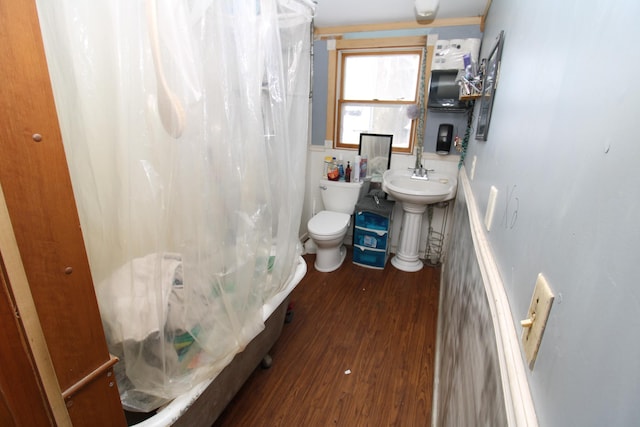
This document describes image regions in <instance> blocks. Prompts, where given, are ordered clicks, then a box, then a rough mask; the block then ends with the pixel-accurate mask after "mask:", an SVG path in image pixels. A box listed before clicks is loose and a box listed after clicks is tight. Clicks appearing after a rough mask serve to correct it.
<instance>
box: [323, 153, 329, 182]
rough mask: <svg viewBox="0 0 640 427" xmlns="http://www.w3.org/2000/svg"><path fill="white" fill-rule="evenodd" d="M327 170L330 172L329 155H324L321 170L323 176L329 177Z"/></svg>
mask: <svg viewBox="0 0 640 427" xmlns="http://www.w3.org/2000/svg"><path fill="white" fill-rule="evenodd" d="M329 172H331V156H326V157H325V158H324V169H323V170H322V174H323V175H324V178H328V177H329Z"/></svg>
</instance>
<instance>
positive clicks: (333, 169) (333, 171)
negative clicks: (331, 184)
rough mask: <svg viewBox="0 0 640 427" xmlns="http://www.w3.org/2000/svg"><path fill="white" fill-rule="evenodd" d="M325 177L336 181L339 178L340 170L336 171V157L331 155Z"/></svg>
mask: <svg viewBox="0 0 640 427" xmlns="http://www.w3.org/2000/svg"><path fill="white" fill-rule="evenodd" d="M327 178H328V179H330V180H331V181H338V179H340V172H339V171H338V163H337V162H336V158H335V157H333V158H332V160H331V169H330V170H329V173H328V174H327Z"/></svg>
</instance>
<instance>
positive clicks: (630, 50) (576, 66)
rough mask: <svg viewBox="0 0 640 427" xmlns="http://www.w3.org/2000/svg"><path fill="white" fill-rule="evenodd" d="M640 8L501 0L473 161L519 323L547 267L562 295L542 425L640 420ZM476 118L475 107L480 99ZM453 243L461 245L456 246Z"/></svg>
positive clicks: (490, 29) (542, 376) (539, 377)
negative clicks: (492, 76)
mask: <svg viewBox="0 0 640 427" xmlns="http://www.w3.org/2000/svg"><path fill="white" fill-rule="evenodd" d="M639 16H640V2H637V1H621V0H618V1H613V2H599V1H598V2H596V1H593V0H589V1H584V0H583V1H577V0H565V1H562V2H558V1H556V0H540V1H536V2H521V1H518V2H514V1H510V0H493V2H492V5H491V10H490V13H489V16H488V20H487V25H486V29H485V38H484V43H483V48H482V52H481V57H485V56H486V54H487V52H488V50H489V48H490V44H491V43H490V42H488V41H491V40H493V39H494V38H495V36H496V35H497V34H498V33H499V32H500V30H504V31H505V44H504V53H503V56H502V59H503V61H502V68H501V73H500V82H499V86H498V90H497V92H496V96H495V103H494V108H493V117H492V120H491V126H490V129H489V137H488V140H487V141H486V142H480V141H474V140H472V141H471V143H470V144H469V153H468V155H467V157H466V160H465V163H466V165H465V166H466V168H467V170H470V169H471V164H472V161H473V159H474V157H475V158H476V159H477V162H476V168H475V178H474V180H473V181H472V188H473V193H474V197H475V199H476V201H477V203H478V205H479V207H480V210H481V211H482V212H484V209H485V208H486V206H487V200H488V195H489V189H490V187H491V186H492V185H494V186H495V187H496V188H497V189H498V191H499V193H498V199H497V205H496V211H495V215H494V222H493V227H492V228H491V231H490V232H489V233H488V235H489V240H490V242H489V243H490V245H491V247H492V248H493V250H494V252H495V257H496V261H497V263H498V267H499V269H500V272H501V276H502V280H503V281H504V283H505V287H506V293H507V295H508V297H509V300H510V305H511V309H512V311H513V313H512V314H513V321H514V323H515V324H516V325H517V326H516V327H517V328H518V330H521V328H520V326H519V320H520V319H522V318H524V316H525V313H526V311H527V307H528V306H529V302H530V299H531V294H532V292H533V286H534V283H535V280H536V276H537V274H538V273H540V272H542V273H543V274H544V275H545V277H546V278H547V280H548V281H549V284H550V285H551V287H552V289H553V291H554V292H555V294H556V301H555V302H554V305H553V308H552V310H551V316H550V319H549V322H548V324H547V329H546V331H545V333H544V338H543V341H542V345H541V347H540V351H539V353H538V359H537V361H536V364H535V367H534V369H533V371H531V372H530V373H529V381H530V387H531V391H532V396H533V399H534V403H535V406H536V412H537V414H538V418H539V422H540V425H541V426H604V425H609V426H614V425H615V426H627V425H638V422H639V420H640V405H639V402H640V400H639V396H640V340H639V339H638V330H640V283H639V281H638V280H639V278H640V249H639V247H638V246H639V245H640V226H639V224H640V222H639V220H638V218H639V217H640V173H638V170H637V165H638V161H639V160H640V143H639V142H638V128H636V125H637V121H638V118H639V117H640V114H639V113H640V107H639V96H640V90H639V89H638V86H637V81H636V79H635V78H634V77H635V72H636V71H637V70H638V69H640V49H639V48H638V46H637V42H638V40H640V26H638V24H637V19H638V17H639ZM476 112H477V106H476ZM454 244H455V243H454Z"/></svg>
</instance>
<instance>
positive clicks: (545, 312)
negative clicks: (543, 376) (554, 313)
mask: <svg viewBox="0 0 640 427" xmlns="http://www.w3.org/2000/svg"><path fill="white" fill-rule="evenodd" d="M553 298H554V296H553V292H552V291H551V288H550V287H549V283H547V280H546V279H545V278H544V276H543V275H542V273H540V274H538V279H537V280H536V286H535V288H534V290H533V297H532V298H531V304H530V306H529V311H528V312H527V317H526V319H527V320H531V321H532V322H531V326H530V327H523V330H522V346H523V348H524V354H525V357H526V359H527V363H528V364H529V369H533V365H534V364H535V361H536V357H537V356H538V349H539V348H540V343H541V342H542V335H543V334H544V330H545V328H546V326H547V320H548V319H549V312H550V311H551V306H552V305H553ZM523 322H525V321H523Z"/></svg>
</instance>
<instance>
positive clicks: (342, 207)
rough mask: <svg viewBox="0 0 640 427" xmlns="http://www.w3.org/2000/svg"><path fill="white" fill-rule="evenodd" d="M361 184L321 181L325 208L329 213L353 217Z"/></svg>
mask: <svg viewBox="0 0 640 427" xmlns="http://www.w3.org/2000/svg"><path fill="white" fill-rule="evenodd" d="M360 188H362V181H361V182H344V181H329V180H328V179H321V180H320V195H321V196H322V203H323V204H324V208H325V209H326V210H328V211H333V212H343V213H346V214H349V215H351V214H352V213H353V210H354V209H355V207H356V203H357V202H358V195H359V194H360Z"/></svg>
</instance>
